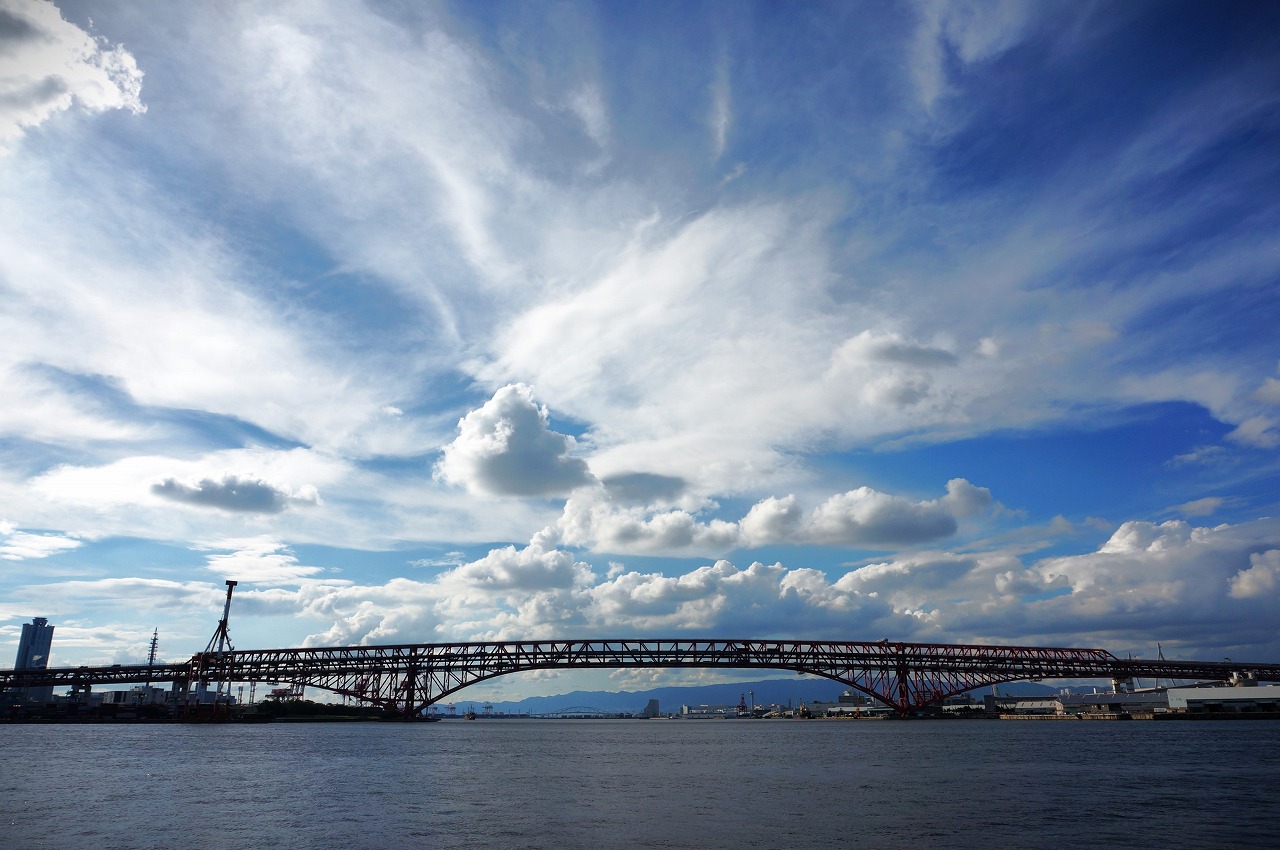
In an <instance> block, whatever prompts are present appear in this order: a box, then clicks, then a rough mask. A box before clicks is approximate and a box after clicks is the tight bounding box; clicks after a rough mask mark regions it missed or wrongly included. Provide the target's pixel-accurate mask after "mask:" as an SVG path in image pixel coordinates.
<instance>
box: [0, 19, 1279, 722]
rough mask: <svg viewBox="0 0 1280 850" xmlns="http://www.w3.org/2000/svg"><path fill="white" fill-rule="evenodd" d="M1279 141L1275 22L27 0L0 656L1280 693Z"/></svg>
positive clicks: (2, 366) (534, 685)
mask: <svg viewBox="0 0 1280 850" xmlns="http://www.w3.org/2000/svg"><path fill="white" fill-rule="evenodd" d="M1278 150H1280V7H1277V6H1275V5H1272V4H1258V3H1250V2H1219V3H1207V2H1205V3H1193V2H1139V1H1138V0H1134V2H1124V3H1119V2H1097V3H1090V2H1084V3H1081V2H1065V3H1055V2H1028V3H1019V2H999V0H990V2H979V3H965V2H955V3H931V2H919V3H914V2H867V3H857V2H839V3H829V4H828V3H818V2H814V3H791V4H784V3H771V2H760V3H751V2H705V3H698V2H679V3H674V2H672V3H666V2H646V3H616V2H603V3H599V4H593V3H576V2H564V3H554V2H546V3H544V2H523V0H522V2H488V3H456V4H454V3H440V4H432V3H419V2H400V3H397V2H384V3H375V2H369V3H360V2H332V3H329V2H324V3H322V2H312V0H308V1H307V2H271V3H262V2H256V3H255V2H226V3H216V4H210V3H202V2H173V3H152V2H120V3H110V4H102V3H92V2H74V0H62V1H61V2H59V3H58V4H57V5H55V4H53V3H50V2H46V0H0V394H2V397H3V399H4V402H3V404H0V652H6V651H7V652H10V653H12V652H13V651H15V650H16V645H17V641H18V636H19V633H20V629H21V624H22V623H24V622H29V621H30V618H31V617H36V616H40V617H47V618H48V619H49V621H50V623H52V624H53V625H54V626H55V627H56V632H55V636H54V643H53V650H52V656H53V657H52V663H53V664H54V665H55V666H61V665H78V664H97V663H128V662H137V661H141V660H145V657H146V654H147V645H148V642H149V640H150V638H151V636H152V635H153V633H157V632H158V636H159V641H158V643H159V652H160V657H161V658H163V659H166V660H183V659H185V658H188V657H190V655H191V654H193V653H195V652H199V651H201V650H203V649H204V648H205V646H206V644H207V643H208V641H209V638H210V636H211V635H212V634H213V630H214V627H215V626H216V624H217V621H218V618H219V616H220V613H221V608H222V602H223V597H224V593H225V587H224V581H226V580H228V579H232V580H235V581H237V582H239V584H238V587H237V588H236V591H235V597H234V602H233V606H232V614H231V619H230V634H231V638H232V641H233V643H234V645H235V646H236V647H237V648H241V649H267V648H280V647H294V646H333V645H347V644H394V643H426V642H444V641H464V640H534V639H544V638H622V637H633V638H639V637H667V638H678V637H704V638H780V639H806V640H807V639H813V640H880V639H882V638H889V639H891V640H895V641H898V640H901V641H919V642H946V643H964V642H975V643H1000V644H1016V645H1048V646H1082V647H1100V648H1103V649H1108V650H1110V651H1112V652H1114V653H1116V654H1117V655H1121V656H1124V655H1134V656H1138V657H1144V658H1153V657H1156V655H1157V653H1159V652H1163V654H1164V655H1165V656H1166V657H1169V658H1197V659H1204V660H1217V659H1220V658H1222V657H1230V658H1232V659H1234V660H1256V661H1270V662H1275V661H1280V634H1278V626H1280V615H1277V613H1276V611H1277V610H1280V608H1278V607H1277V600H1278V598H1280V333H1277V326H1278V325H1280V157H1278V156H1277V155H1276V152H1277V151H1278ZM5 647H8V649H7V650H6V649H5ZM10 657H12V655H10ZM753 675H755V676H756V677H757V678H758V675H759V674H758V671H757V672H756V673H755V674H753ZM600 676H602V677H604V678H597V679H594V680H590V681H589V677H588V676H587V675H586V674H581V673H567V672H560V673H549V672H546V673H539V674H526V675H521V676H508V677H503V678H501V679H497V680H494V681H493V682H490V683H486V685H485V687H486V688H487V690H486V692H485V693H486V695H488V698H491V699H512V698H519V697H522V696H528V695H533V694H540V693H559V692H565V691H568V690H573V689H575V688H577V687H583V686H593V687H599V686H600V685H599V683H600V682H605V683H606V686H607V687H608V688H609V689H616V690H638V689H641V688H643V687H647V686H657V685H666V684H671V683H673V682H679V683H689V684H696V683H702V682H706V681H714V680H716V679H717V678H718V677H722V674H720V673H713V672H703V673H698V672H696V671H667V670H646V669H631V670H620V671H614V672H612V673H609V674H600ZM469 693H470V692H469ZM477 693H479V691H478V690H477Z"/></svg>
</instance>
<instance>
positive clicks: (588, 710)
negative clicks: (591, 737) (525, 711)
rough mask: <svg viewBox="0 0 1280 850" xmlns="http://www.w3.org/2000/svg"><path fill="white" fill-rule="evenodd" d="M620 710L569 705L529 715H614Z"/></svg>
mask: <svg viewBox="0 0 1280 850" xmlns="http://www.w3.org/2000/svg"><path fill="white" fill-rule="evenodd" d="M621 713H622V712H618V711H605V710H604V709H603V708H592V707H591V706H589V705H571V706H569V707H568V708H557V709H556V710H555V711H539V712H535V713H533V714H532V715H530V716H531V717H615V716H617V715H618V714H621Z"/></svg>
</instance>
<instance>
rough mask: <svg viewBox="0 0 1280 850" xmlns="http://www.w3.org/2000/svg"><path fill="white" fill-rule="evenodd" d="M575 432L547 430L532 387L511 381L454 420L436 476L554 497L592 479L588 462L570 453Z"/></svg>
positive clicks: (496, 491)
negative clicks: (455, 428) (452, 434)
mask: <svg viewBox="0 0 1280 850" xmlns="http://www.w3.org/2000/svg"><path fill="white" fill-rule="evenodd" d="M573 447H574V439H573V437H571V436H569V435H567V434H559V433H556V432H555V431H552V430H551V429H550V419H549V417H548V414H547V410H546V408H545V407H539V406H538V405H537V404H535V403H534V400H533V390H532V389H530V388H529V387H527V386H525V385H524V384H509V385H507V386H505V387H503V388H502V389H500V390H498V391H497V392H496V393H494V394H493V398H491V399H490V400H489V401H487V402H485V404H484V405H483V406H481V407H479V408H477V409H475V410H473V411H471V412H470V413H468V414H467V415H466V416H464V417H463V418H462V420H461V421H459V422H458V436H457V437H456V438H455V439H454V440H453V442H452V443H450V444H449V445H447V446H445V447H444V456H443V457H442V458H441V460H440V462H439V463H438V464H437V465H436V475H437V476H438V477H439V478H440V479H442V480H444V481H447V482H449V483H450V484H459V485H462V486H463V487H465V488H466V489H467V491H468V492H471V493H478V494H484V495H491V496H558V495H564V494H565V493H567V492H569V491H570V490H573V489H574V488H575V487H580V486H582V485H584V484H588V483H590V482H592V481H593V480H594V479H593V477H592V475H591V473H590V471H589V470H588V469H587V464H586V462H585V461H583V460H582V459H580V458H576V457H571V456H570V455H569V452H570V451H571V450H572V449H573Z"/></svg>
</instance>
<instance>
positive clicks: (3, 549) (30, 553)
mask: <svg viewBox="0 0 1280 850" xmlns="http://www.w3.org/2000/svg"><path fill="white" fill-rule="evenodd" d="M82 545H83V541H81V540H77V539H75V538H73V537H68V536H66V535H65V534H32V533H31V532H29V531H19V530H18V528H17V526H15V525H14V524H13V523H11V522H7V521H5V520H0V559H3V560H6V561H25V560H29V559H33V558H47V557H49V556H50V555H57V554H59V553H60V552H66V551H69V550H71V549H77V548H79V547H80V546H82Z"/></svg>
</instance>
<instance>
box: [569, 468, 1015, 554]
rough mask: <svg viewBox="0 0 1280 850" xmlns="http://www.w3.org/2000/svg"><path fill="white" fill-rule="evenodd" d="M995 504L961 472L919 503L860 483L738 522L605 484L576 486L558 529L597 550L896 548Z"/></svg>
mask: <svg viewBox="0 0 1280 850" xmlns="http://www.w3.org/2000/svg"><path fill="white" fill-rule="evenodd" d="M991 504H992V500H991V493H990V491H988V490H987V489H986V488H985V487H975V486H973V485H972V484H970V483H969V482H968V481H965V480H964V479H962V478H956V479H953V480H951V481H949V482H947V494H946V495H945V496H943V497H942V498H940V499H933V500H926V501H920V502H914V501H911V500H909V499H904V498H902V497H900V496H891V495H889V494H887V493H881V492H879V491H877V490H873V489H871V488H870V487H860V488H858V489H856V490H850V491H848V492H846V493H840V494H837V495H834V496H831V497H830V498H828V499H827V500H825V501H824V502H822V503H821V504H820V505H818V506H817V507H816V508H815V509H814V510H813V511H812V512H811V513H809V514H808V515H807V516H806V515H805V514H804V511H803V508H802V507H801V506H800V504H799V501H798V500H797V498H796V497H795V496H794V495H788V496H785V497H783V498H777V497H769V498H766V499H762V500H761V501H759V502H757V503H756V504H755V505H753V506H752V507H751V509H750V510H749V511H748V512H747V514H746V516H744V517H743V518H742V519H741V520H739V521H738V522H730V521H727V520H720V519H711V520H708V521H703V520H699V519H698V517H697V516H695V514H693V513H691V512H689V511H687V510H665V511H656V512H655V511H651V510H650V509H647V508H645V507H638V506H623V507H619V506H617V505H615V504H614V503H613V502H612V501H611V500H610V499H609V497H608V495H607V492H606V491H604V490H601V489H586V488H584V489H582V490H578V491H577V492H575V493H574V494H573V495H572V496H571V497H570V498H569V500H568V502H567V503H566V505H565V509H564V515H563V516H562V517H561V520H560V523H559V528H560V530H561V531H562V533H563V535H564V540H565V542H567V543H569V544H571V545H578V546H589V547H591V548H592V549H594V550H595V551H603V552H633V553H677V552H685V553H688V552H694V553H699V554H719V553H723V552H727V551H729V550H731V549H735V548H739V547H744V546H745V547H757V546H765V545H769V544H819V545H826V546H863V547H870V548H876V549H879V548H892V547H894V546H912V545H918V544H921V543H927V542H932V541H936V540H939V539H941V538H944V537H948V536H950V535H952V534H954V533H955V532H956V530H957V529H958V524H957V520H958V519H962V518H965V517H970V516H973V515H975V514H977V513H979V512H981V511H983V510H985V509H986V508H987V507H989V506H990V505H991Z"/></svg>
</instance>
